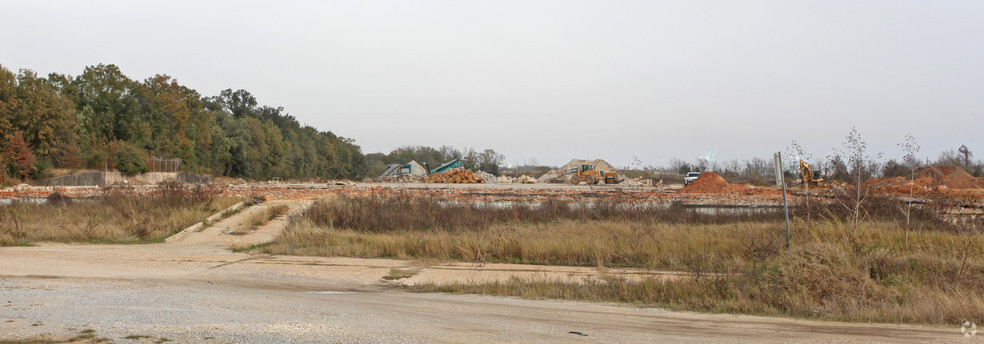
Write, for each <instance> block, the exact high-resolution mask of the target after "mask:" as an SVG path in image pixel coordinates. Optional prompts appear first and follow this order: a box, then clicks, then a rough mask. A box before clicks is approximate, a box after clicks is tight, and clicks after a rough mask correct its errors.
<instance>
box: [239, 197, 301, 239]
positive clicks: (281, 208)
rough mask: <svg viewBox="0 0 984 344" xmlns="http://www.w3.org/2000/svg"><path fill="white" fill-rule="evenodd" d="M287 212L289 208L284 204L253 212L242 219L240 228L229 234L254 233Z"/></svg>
mask: <svg viewBox="0 0 984 344" xmlns="http://www.w3.org/2000/svg"><path fill="white" fill-rule="evenodd" d="M287 210H290V207H288V206H287V205H286V204H277V205H271V206H268V207H263V208H261V209H259V210H256V211H253V212H251V213H249V215H247V216H246V218H245V219H243V221H242V226H239V227H238V229H237V230H235V231H232V232H230V234H234V235H245V234H249V233H251V232H254V231H256V228H258V227H260V226H263V225H265V224H267V222H270V220H273V219H275V218H277V216H280V215H283V214H286V213H287Z"/></svg>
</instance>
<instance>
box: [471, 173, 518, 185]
mask: <svg viewBox="0 0 984 344" xmlns="http://www.w3.org/2000/svg"><path fill="white" fill-rule="evenodd" d="M475 174H476V175H478V176H479V177H480V178H482V180H485V182H486V183H489V184H501V183H510V181H508V180H509V179H508V178H509V177H505V176H503V177H496V176H495V175H494V174H491V173H488V172H485V171H482V170H479V171H475ZM503 178H505V180H506V181H503Z"/></svg>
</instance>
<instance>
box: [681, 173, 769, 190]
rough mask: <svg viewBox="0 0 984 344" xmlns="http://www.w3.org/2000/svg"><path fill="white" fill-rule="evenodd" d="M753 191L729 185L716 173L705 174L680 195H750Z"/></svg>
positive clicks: (685, 188)
mask: <svg viewBox="0 0 984 344" xmlns="http://www.w3.org/2000/svg"><path fill="white" fill-rule="evenodd" d="M751 191H752V189H751V188H749V187H747V186H744V185H735V184H731V183H728V181H727V180H724V178H722V177H721V176H719V175H718V174H717V173H714V172H704V173H703V174H701V175H700V177H699V178H697V180H695V181H694V182H693V183H690V184H689V185H687V186H684V187H683V188H682V189H680V191H679V192H680V193H690V194H702V193H706V194H722V193H749V192H751Z"/></svg>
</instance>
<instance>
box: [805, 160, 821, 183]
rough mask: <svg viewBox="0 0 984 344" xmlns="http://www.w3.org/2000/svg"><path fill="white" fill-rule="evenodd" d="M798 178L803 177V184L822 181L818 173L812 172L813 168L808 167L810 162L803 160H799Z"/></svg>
mask: <svg viewBox="0 0 984 344" xmlns="http://www.w3.org/2000/svg"><path fill="white" fill-rule="evenodd" d="M800 178H802V179H803V185H813V186H817V185H819V184H820V182H822V181H823V178H820V175H819V173H817V174H814V173H813V170H811V169H810V164H809V163H807V162H806V161H803V160H800Z"/></svg>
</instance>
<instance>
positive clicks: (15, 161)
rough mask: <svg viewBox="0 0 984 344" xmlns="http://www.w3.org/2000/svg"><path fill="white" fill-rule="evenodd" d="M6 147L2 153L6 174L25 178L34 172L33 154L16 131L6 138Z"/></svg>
mask: <svg viewBox="0 0 984 344" xmlns="http://www.w3.org/2000/svg"><path fill="white" fill-rule="evenodd" d="M6 146H7V147H6V148H5V149H4V151H3V156H4V160H6V161H7V170H8V173H10V174H12V175H14V176H15V177H18V178H27V177H28V176H30V175H31V173H32V172H34V171H35V167H34V164H35V159H34V152H31V148H29V147H28V146H27V142H26V141H24V136H23V135H22V134H21V133H20V132H19V131H18V132H16V133H14V134H13V135H10V136H9V137H8V138H7V145H6Z"/></svg>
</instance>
